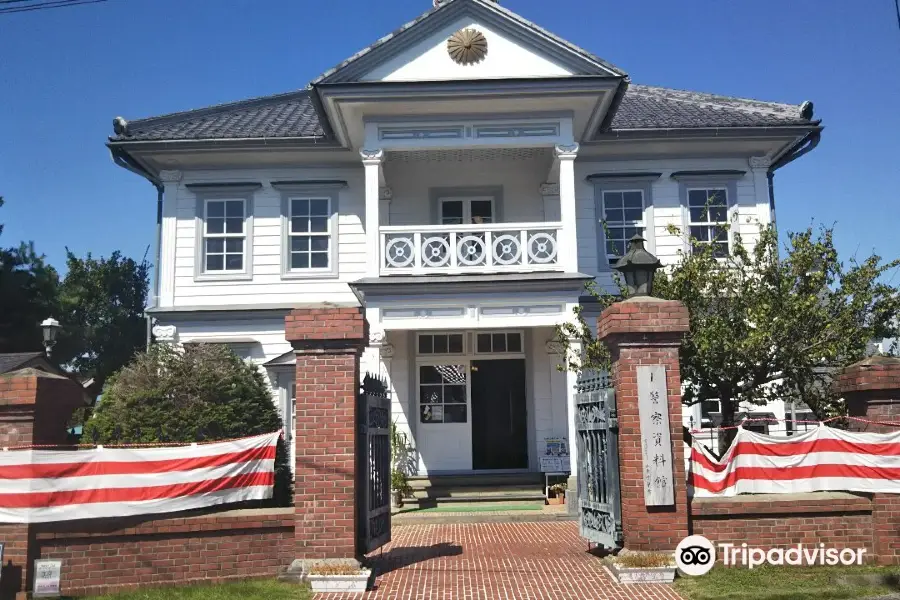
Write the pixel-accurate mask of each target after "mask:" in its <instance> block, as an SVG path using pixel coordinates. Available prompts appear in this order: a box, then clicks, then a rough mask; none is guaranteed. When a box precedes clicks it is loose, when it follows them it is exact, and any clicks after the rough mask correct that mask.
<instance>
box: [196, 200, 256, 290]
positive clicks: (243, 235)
mask: <svg viewBox="0 0 900 600" xmlns="http://www.w3.org/2000/svg"><path fill="white" fill-rule="evenodd" d="M234 202H240V203H241V231H240V232H237V233H235V232H232V233H229V232H228V230H227V226H226V225H227V222H228V219H229V218H235V217H229V216H228V205H229V204H231V203H234ZM211 204H222V214H223V216H222V217H215V218H221V219H223V224H222V227H223V231H222V232H217V233H210V232H209V219H210V218H211V217H210V216H209V206H210V205H211ZM211 240H222V252H210V251H209V244H208V242H210V241H211ZM228 240H241V251H240V253H237V252H229V251H228ZM237 254H240V256H241V268H240V269H229V268H228V256H229V255H237ZM211 255H212V256H219V255H221V256H222V268H221V269H210V268H209V261H208V260H207V259H208V258H209V257H210V256H211ZM246 268H247V201H246V200H245V199H244V198H205V199H204V200H203V272H204V273H205V274H215V275H227V274H230V273H243V272H245V270H246Z"/></svg>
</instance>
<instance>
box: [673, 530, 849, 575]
mask: <svg viewBox="0 0 900 600" xmlns="http://www.w3.org/2000/svg"><path fill="white" fill-rule="evenodd" d="M717 551H718V552H720V553H721V556H722V564H723V565H725V566H735V565H741V566H744V567H747V568H748V569H752V568H754V567H758V566H760V565H764V564H765V565H776V566H777V565H789V566H801V565H807V566H814V565H819V566H836V565H845V566H849V565H861V564H863V556H865V554H866V549H865V548H842V549H839V548H826V547H825V544H822V543H820V544H818V545H804V544H796V545H794V546H790V547H787V548H770V549H768V550H766V549H763V548H755V547H753V546H748V545H747V544H746V543H744V544H741V545H740V546H738V545H736V544H726V543H718V544H713V543H712V542H711V541H709V540H708V539H706V538H705V537H703V536H702V535H691V536H688V537H686V538H684V539H683V540H681V542H680V543H679V544H678V546H677V547H676V548H675V564H676V565H678V568H679V569H680V570H681V572H682V573H684V574H685V575H692V576H697V575H705V574H706V573H708V572H709V571H710V569H712V568H713V565H714V564H715V563H716V554H717Z"/></svg>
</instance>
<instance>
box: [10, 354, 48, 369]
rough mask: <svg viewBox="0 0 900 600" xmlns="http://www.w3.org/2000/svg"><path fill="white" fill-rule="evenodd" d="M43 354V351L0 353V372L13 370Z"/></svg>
mask: <svg viewBox="0 0 900 600" xmlns="http://www.w3.org/2000/svg"><path fill="white" fill-rule="evenodd" d="M43 355H44V353H43V352H9V353H5V354H0V373H9V372H10V371H15V370H16V369H18V368H19V367H21V366H22V365H25V364H27V363H28V362H30V361H32V360H34V359H36V358H40V357H42V356H43Z"/></svg>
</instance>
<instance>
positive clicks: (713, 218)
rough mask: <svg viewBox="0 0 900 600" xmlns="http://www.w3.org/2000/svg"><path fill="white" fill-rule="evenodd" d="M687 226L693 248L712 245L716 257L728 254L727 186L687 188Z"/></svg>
mask: <svg viewBox="0 0 900 600" xmlns="http://www.w3.org/2000/svg"><path fill="white" fill-rule="evenodd" d="M687 204H688V206H687V208H688V228H689V232H690V235H691V238H693V240H692V241H693V244H694V246H695V248H698V247H703V246H707V245H708V246H712V250H713V255H714V256H715V257H716V258H724V257H726V256H728V190H727V188H724V187H723V188H689V189H688V190H687Z"/></svg>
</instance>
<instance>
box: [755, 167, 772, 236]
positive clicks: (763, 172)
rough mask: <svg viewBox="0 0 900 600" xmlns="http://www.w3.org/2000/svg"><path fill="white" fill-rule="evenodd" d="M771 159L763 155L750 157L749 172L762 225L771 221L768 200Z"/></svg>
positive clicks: (770, 207) (770, 209)
mask: <svg viewBox="0 0 900 600" xmlns="http://www.w3.org/2000/svg"><path fill="white" fill-rule="evenodd" d="M771 165H772V161H771V160H770V159H768V158H767V157H765V156H751V157H750V172H751V173H752V174H753V188H754V191H755V192H756V209H757V214H758V217H759V223H760V225H762V226H763V227H765V226H766V225H768V224H769V223H771V222H772V216H773V215H772V206H771V204H770V202H769V167H770V166H771Z"/></svg>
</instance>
